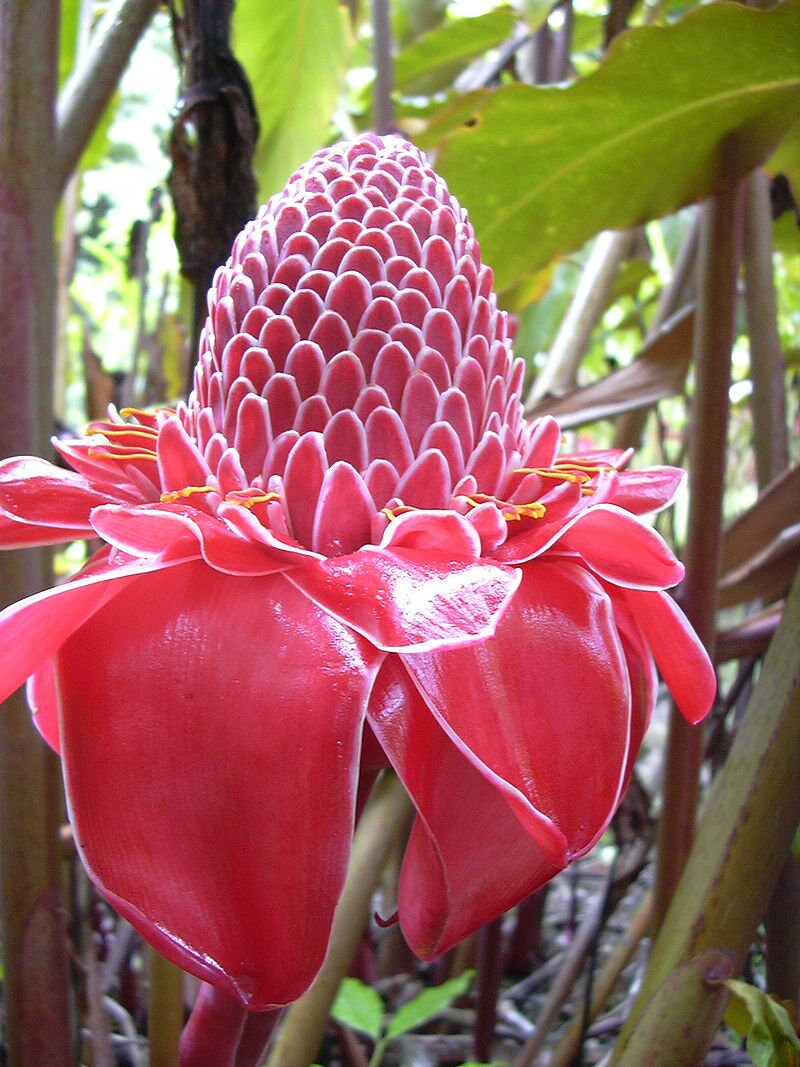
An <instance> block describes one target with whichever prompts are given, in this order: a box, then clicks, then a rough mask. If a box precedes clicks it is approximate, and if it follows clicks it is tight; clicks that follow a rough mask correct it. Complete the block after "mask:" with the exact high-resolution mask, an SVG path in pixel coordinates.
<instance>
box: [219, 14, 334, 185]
mask: <svg viewBox="0 0 800 1067" xmlns="http://www.w3.org/2000/svg"><path fill="white" fill-rule="evenodd" d="M233 31H234V38H233V41H234V51H235V53H236V56H237V58H238V59H239V61H240V63H241V64H242V66H243V67H244V69H245V71H246V73H247V76H248V78H249V79H250V84H251V86H252V89H253V96H254V99H255V102H256V108H257V111H258V117H259V121H260V123H261V136H260V137H259V140H258V144H257V146H256V157H255V171H256V176H257V178H258V181H259V186H260V193H261V196H262V197H263V198H266V197H268V196H269V195H270V194H271V193H274V192H275V191H276V190H278V189H281V188H283V186H284V184H285V182H286V179H287V178H288V177H289V175H290V174H291V173H292V171H294V170H295V168H296V167H298V166H299V165H300V164H301V163H303V162H305V160H306V159H307V158H308V156H310V155H311V153H312V152H314V151H316V149H318V148H319V147H320V145H322V144H324V143H325V142H326V140H327V139H328V129H329V126H330V121H331V116H332V115H333V112H334V109H335V107H336V103H337V100H338V97H339V93H340V91H341V88H342V80H343V77H344V73H345V70H346V68H347V60H348V56H349V52H350V45H351V38H350V30H349V23H348V18H347V11H346V10H345V8H344V6H343V5H342V4H340V3H339V2H338V0H292V2H291V3H277V4H265V3H264V2H263V0H237V4H236V7H235V9H234V16H233Z"/></svg>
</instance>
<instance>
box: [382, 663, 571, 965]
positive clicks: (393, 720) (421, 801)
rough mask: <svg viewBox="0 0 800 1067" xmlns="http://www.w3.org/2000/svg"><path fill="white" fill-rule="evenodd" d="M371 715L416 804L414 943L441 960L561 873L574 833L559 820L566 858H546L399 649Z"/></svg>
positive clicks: (403, 912)
mask: <svg viewBox="0 0 800 1067" xmlns="http://www.w3.org/2000/svg"><path fill="white" fill-rule="evenodd" d="M368 716H369V722H370V725H371V727H372V729H373V730H374V732H375V735H376V737H377V738H378V740H379V741H380V743H381V746H382V747H383V749H384V751H385V752H386V753H387V755H388V756H389V758H390V760H391V762H392V764H393V766H394V768H395V770H396V771H397V773H398V775H399V777H400V778H401V780H402V782H403V784H404V785H405V787H406V789H407V790H408V792H409V794H410V796H411V798H412V799H413V801H414V804H415V805H416V808H417V814H418V818H417V819H416V821H415V823H414V827H413V829H412V832H411V838H410V840H409V843H408V846H407V847H406V853H405V858H404V860H403V867H402V872H401V876H400V891H399V916H400V925H401V927H402V929H403V933H404V935H405V937H406V940H407V941H408V943H409V945H410V946H411V948H412V949H413V951H414V952H415V953H416V954H417V955H418V956H419V957H420V958H422V959H425V960H432V959H434V958H435V957H436V956H438V955H440V954H441V953H442V952H446V951H447V950H448V949H450V948H451V947H452V946H453V945H455V944H457V943H458V942H459V941H461V940H462V939H463V938H465V937H467V936H469V934H471V933H473V932H474V931H475V930H476V929H478V928H479V927H480V926H482V925H483V924H484V923H486V922H488V921H489V920H491V919H493V918H494V917H495V916H497V915H500V914H502V913H503V912H504V911H506V910H507V909H508V908H510V907H513V906H514V905H515V904H517V903H519V901H520V900H522V899H524V898H525V897H526V896H528V894H529V893H531V892H533V890H534V889H536V888H538V886H540V885H542V883H544V882H546V881H547V880H548V879H549V878H552V877H553V875H554V874H556V873H557V872H558V870H560V869H561V867H562V866H564V864H565V863H566V841H564V839H563V838H562V837H561V835H560V834H559V832H558V831H557V830H556V829H555V828H554V827H551V828H550V830H549V832H550V833H551V834H552V836H553V839H554V846H555V843H556V842H557V841H559V840H560V841H561V846H562V847H561V862H560V863H553V862H552V861H550V860H547V859H546V858H545V857H544V855H543V853H542V852H541V851H540V849H539V848H538V847H537V845H536V844H535V843H534V841H533V840H532V838H531V837H530V836H529V835H528V834H527V833H526V832H525V830H524V829H523V828H522V826H521V824H520V822H519V820H518V819H516V818H515V817H514V815H513V814H512V812H511V809H510V808H509V807H508V805H507V804H506V803H505V801H504V799H503V797H502V794H501V793H500V792H499V791H498V790H497V789H495V788H494V786H493V785H492V784H491V783H490V782H489V781H488V780H487V778H486V777H484V776H483V775H482V774H480V773H479V772H478V771H476V770H475V767H474V766H473V765H472V764H471V763H470V762H469V761H468V760H467V759H465V758H464V756H463V755H462V754H461V753H460V752H459V751H458V749H457V748H456V747H455V745H453V744H452V742H451V741H450V739H449V738H448V737H447V735H446V734H445V733H444V731H443V730H442V729H441V727H440V726H439V725H438V724H437V723H436V721H435V720H434V718H433V717H432V715H431V713H430V711H429V709H428V708H427V707H426V706H425V704H424V702H423V701H422V699H421V698H420V696H419V694H418V693H417V692H416V691H415V689H414V686H413V685H412V683H411V681H410V679H409V677H408V675H407V674H406V673H405V671H404V670H403V668H402V666H400V664H399V663H398V661H397V659H396V658H395V657H388V658H387V660H386V661H385V663H384V666H383V667H382V668H381V672H380V674H379V675H378V678H377V680H376V683H375V688H374V690H373V693H372V697H371V699H370V704H369V709H368ZM542 823H543V826H544V825H545V824H546V820H545V819H544V817H543V819H542ZM551 851H555V847H554V848H553V849H551Z"/></svg>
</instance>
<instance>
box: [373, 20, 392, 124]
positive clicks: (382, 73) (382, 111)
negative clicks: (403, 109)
mask: <svg viewBox="0 0 800 1067" xmlns="http://www.w3.org/2000/svg"><path fill="white" fill-rule="evenodd" d="M372 39H373V50H372V51H373V55H372V59H373V63H374V65H375V93H374V97H373V106H372V119H373V125H374V127H375V132H376V133H389V131H390V130H391V128H392V123H393V120H394V107H393V104H392V30H391V23H390V21H389V0H372Z"/></svg>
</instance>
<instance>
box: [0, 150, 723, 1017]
mask: <svg viewBox="0 0 800 1067" xmlns="http://www.w3.org/2000/svg"><path fill="white" fill-rule="evenodd" d="M522 373H523V371H522V364H521V362H520V361H518V360H515V359H514V358H513V354H512V351H511V344H510V340H509V336H508V325H507V320H506V316H505V314H504V313H503V312H501V311H499V310H498V308H497V306H496V302H495V298H494V296H493V294H492V274H491V271H490V270H489V268H488V267H487V266H485V265H484V264H482V262H481V258H480V251H479V248H478V244H477V242H476V240H475V237H474V234H473V231H472V228H471V226H470V224H469V222H468V220H467V217H466V215H465V213H464V212H463V211H462V210H461V208H460V207H459V205H458V203H457V201H456V200H455V199H454V198H453V197H452V196H451V195H450V193H449V192H448V189H447V187H446V185H445V183H444V182H443V181H442V179H441V178H439V177H438V176H437V175H436V174H435V172H434V171H433V170H432V169H431V168H430V167H429V166H428V164H427V163H426V161H425V159H424V157H423V156H422V155H421V154H420V153H419V152H418V151H417V150H416V149H414V148H413V147H412V146H411V145H409V144H407V143H405V142H404V141H402V140H400V139H398V138H392V137H387V138H378V137H373V136H366V137H364V138H362V139H361V140H359V141H357V142H355V143H350V144H343V145H337V146H335V147H333V148H330V149H326V150H324V151H322V152H319V153H317V154H316V155H315V156H314V157H313V158H312V159H311V160H310V161H309V163H307V164H306V165H305V166H304V167H302V168H301V169H300V170H299V171H298V172H297V173H296V174H295V175H294V176H293V177H292V179H291V180H290V182H289V183H288V185H287V187H286V189H285V190H284V191H283V192H282V193H280V194H278V195H277V196H275V197H273V198H272V200H270V202H269V203H268V204H267V205H266V207H264V208H263V209H262V210H261V212H260V213H259V215H258V217H257V218H256V219H255V220H253V222H251V223H250V224H248V226H247V227H246V228H245V229H244V231H243V232H242V233H241V234H240V235H239V237H238V238H237V240H236V242H235V244H234V248H233V252H232V254H231V258H230V259H229V260H228V262H227V264H226V265H225V266H224V267H222V268H220V270H219V271H218V272H217V275H216V278H215V281H214V286H213V288H212V290H211V292H210V294H209V314H208V320H207V324H206V327H205V330H204V333H203V336H202V339H201V344H200V353H199V360H198V363H197V368H196V371H195V383H194V384H195V387H194V391H193V393H192V394H191V396H190V397H189V399H188V401H187V402H186V403H185V404H184V403H181V404H179V405H178V407H177V409H176V410H162V411H156V412H153V413H145V412H123V413H122V415H117V414H116V413H112V415H111V416H110V418H109V420H108V421H107V422H103V423H96V424H94V425H93V426H91V427H90V428H89V431H88V433H87V435H86V436H85V437H84V438H83V439H81V440H78V441H74V442H70V443H66V444H64V443H60V444H59V445H58V447H59V450H60V451H61V453H62V455H63V456H64V458H65V459H66V460H67V461H68V462H69V463H70V464H71V466H72V468H73V470H72V471H66V470H61V469H58V468H56V467H53V466H51V465H50V464H47V463H45V462H44V461H41V460H38V459H34V458H30V457H23V458H17V459H11V460H7V461H5V462H4V463H2V464H0V542H2V544H3V546H4V547H16V546H24V545H33V544H40V543H56V542H58V541H65V540H71V539H74V538H76V537H87V536H91V537H100V538H101V539H102V540H103V542H104V547H103V548H102V549H101V550H100V551H99V552H98V553H97V554H96V555H95V556H94V557H93V559H92V560H91V561H90V563H89V564H88V565H87V567H86V568H85V569H84V570H83V571H82V572H81V573H80V574H79V575H78V576H76V578H74V579H73V580H72V581H71V582H69V583H67V584H66V585H64V586H61V587H60V588H58V589H56V590H51V591H49V592H46V593H43V594H39V595H38V596H35V597H32V598H30V599H28V600H26V601H23V602H22V603H20V604H18V605H15V606H14V607H12V608H10V609H8V610H7V611H6V612H5V613H3V614H2V615H0V648H2V649H3V651H2V653H0V661H1V662H2V666H3V672H2V676H3V677H4V678H6V679H7V684H6V687H5V690H6V692H10V691H11V690H12V689H13V688H15V687H16V686H17V685H19V684H21V682H23V681H24V680H25V679H26V678H28V677H30V683H29V698H30V701H31V704H32V707H33V709H34V713H35V719H36V722H37V725H38V726H39V728H40V730H41V732H42V733H43V734H44V736H45V737H46V738H47V740H48V741H49V742H50V743H51V744H52V745H53V746H54V747H56V748H57V749H59V750H60V751H61V754H62V758H63V763H64V773H65V779H66V786H67V795H68V800H69V804H70V811H71V816H72V819H73V823H74V826H75V832H76V837H77V840H78V844H79V848H80V849H81V852H82V855H83V858H84V861H85V863H86V865H87V868H88V870H89V872H90V874H91V875H92V877H93V878H94V880H95V882H96V883H97V884H98V886H99V887H100V888H101V890H102V891H103V892H104V893H105V894H106V895H107V896H108V898H109V899H110V900H111V901H112V902H113V903H114V904H115V905H116V906H117V907H118V908H119V910H120V911H121V912H122V914H124V915H126V916H127V917H128V918H129V919H130V920H131V921H132V922H133V923H134V925H136V926H137V927H138V928H139V929H140V930H141V931H142V932H143V934H144V935H145V936H146V937H147V938H148V939H149V940H151V941H152V942H153V943H154V944H156V946H157V947H158V948H159V949H160V950H161V951H162V952H164V953H165V954H166V955H167V956H168V957H170V958H172V959H173V960H174V961H175V962H177V963H178V964H180V965H181V966H183V967H185V968H186V969H187V970H190V971H192V972H193V973H195V974H197V975H199V976H201V977H203V978H206V979H208V980H209V981H211V982H214V983H215V984H217V985H219V986H221V987H223V988H227V989H229V990H231V991H233V992H234V993H235V994H236V995H238V996H239V997H240V998H241V1000H242V1001H243V1002H244V1003H245V1004H247V1005H248V1006H250V1007H253V1008H260V1007H265V1006H267V1005H273V1004H281V1003H286V1002H288V1001H289V1000H292V999H294V998H295V997H297V996H298V995H299V994H300V993H301V992H302V991H303V990H304V989H305V988H306V986H307V985H308V984H309V982H310V981H311V980H312V978H313V976H314V974H315V973H316V970H317V969H318V967H319V965H320V963H321V961H322V958H323V957H324V954H325V950H326V947H327V940H328V935H329V930H330V922H331V917H332V913H333V909H334V907H335V904H336V901H337V899H338V895H339V892H340V890H341V886H342V881H343V878H344V872H345V869H346V865H347V859H348V854H349V847H350V840H351V835H352V826H353V818H354V806H355V794H356V788H357V785H358V781H359V773H360V768H366V767H371V768H374V767H375V766H380V765H386V764H391V765H392V766H393V767H394V769H395V770H396V772H397V774H398V775H399V776H400V777H401V779H402V780H403V782H404V784H405V786H406V788H407V789H408V792H409V794H410V795H411V797H412V799H413V801H414V804H415V806H416V813H417V814H416V819H415V822H414V826H413V829H412V833H411V838H410V841H409V844H408V847H407V850H406V854H405V859H404V864H403V870H402V875H401V882H400V904H399V915H400V922H401V925H402V927H403V930H404V932H405V935H406V937H407V939H408V941H409V943H410V945H411V946H412V948H413V949H414V950H415V951H416V952H417V953H418V954H419V955H420V956H422V957H423V958H432V957H434V956H435V955H437V954H438V953H440V952H442V951H444V950H445V949H447V948H448V947H449V946H451V945H453V944H455V943H456V942H457V941H458V940H460V939H461V938H463V937H465V936H466V935H468V934H469V933H470V932H472V931H473V930H474V929H476V928H477V927H478V926H479V925H481V924H482V923H484V922H486V921H488V920H489V919H491V918H492V917H494V916H495V915H498V914H500V913H501V912H503V911H504V910H506V909H507V908H509V907H511V906H512V905H514V904H515V903H517V902H518V901H519V900H521V899H522V898H523V897H524V896H526V895H527V894H528V893H530V892H531V891H532V890H533V889H534V888H536V887H537V886H538V885H540V884H541V883H542V882H543V881H545V880H546V879H547V878H549V877H551V876H552V875H553V874H554V873H556V872H557V871H558V870H560V869H562V868H563V867H564V866H565V865H566V864H567V863H569V862H570V861H571V860H572V859H574V858H575V857H577V856H580V855H582V854H583V853H585V852H586V851H587V850H588V849H590V848H591V847H592V845H593V844H594V843H595V842H596V841H597V839H598V838H599V836H600V835H601V834H602V832H603V830H604V829H605V827H606V826H607V824H608V822H609V820H610V818H611V816H612V815H613V812H614V810H615V807H616V804H617V803H618V801H619V798H620V796H621V792H622V790H623V788H624V786H625V784H626V782H627V779H628V776H629V774H630V770H631V765H632V761H633V759H634V757H635V754H636V751H637V750H638V746H639V742H640V741H641V738H642V735H643V732H644V729H645V727H646V724H647V721H648V719H649V716H650V713H651V710H652V707H653V704H654V701H655V695H656V673H655V663H657V664H658V667H659V668H660V670H661V672H662V674H663V676H664V678H665V680H666V681H667V683H668V684H669V685H670V687H671V689H672V691H673V694H674V695H675V697H676V699H677V700H678V702H679V703H680V705H681V707H682V708H683V710H684V713H685V714H686V715H687V717H688V718H689V719H690V720H691V721H696V720H698V719H699V718H701V717H702V716H703V715H704V714H705V712H706V711H707V710H708V707H709V705H710V702H711V700H712V697H713V691H714V679H713V672H712V670H711V667H710V664H709V662H708V659H707V657H706V655H705V653H704V651H703V650H702V648H701V647H700V646H699V644H698V642H697V640H696V638H695V637H694V635H693V634H692V632H691V630H690V628H689V627H688V625H687V623H686V621H685V619H684V618H683V616H682V615H681V614H680V612H679V610H678V609H677V607H676V606H675V605H674V603H673V602H672V600H671V599H670V598H669V597H668V595H667V594H666V593H665V592H664V590H665V589H667V588H668V587H670V586H672V585H674V584H676V583H677V582H678V581H679V580H680V578H681V576H682V567H681V565H680V563H679V562H678V561H677V560H676V559H675V557H674V556H673V555H672V553H671V552H670V550H669V549H668V548H667V546H666V545H665V544H664V542H663V541H662V540H661V538H660V537H659V536H658V535H657V534H656V533H655V532H654V531H653V530H652V529H650V528H649V527H648V526H646V525H643V524H642V523H641V522H640V521H639V520H638V519H637V517H636V516H637V515H639V514H642V513H645V512H649V511H653V510H655V509H657V508H660V507H663V506H665V505H666V504H667V503H669V501H670V500H671V499H672V497H673V495H674V493H675V491H676V489H677V487H678V485H679V482H680V478H681V475H680V472H678V471H675V470H672V469H669V468H656V469H652V470H649V471H641V472H638V473H633V472H628V471H626V470H624V469H623V468H624V466H625V463H626V462H627V459H628V458H629V457H628V456H627V455H623V454H619V453H617V452H595V453H582V454H573V455H563V454H559V452H560V447H561V435H560V431H559V428H558V426H557V424H556V423H555V422H554V421H553V420H552V419H543V420H540V421H538V422H536V423H533V424H529V423H526V422H525V421H524V419H523V417H522V408H521V404H520V399H519V394H520V387H521V382H522Z"/></svg>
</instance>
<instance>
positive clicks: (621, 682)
mask: <svg viewBox="0 0 800 1067" xmlns="http://www.w3.org/2000/svg"><path fill="white" fill-rule="evenodd" d="M522 571H523V579H522V585H521V586H520V588H519V590H518V592H517V593H516V594H515V596H514V597H513V599H512V600H511V603H510V605H509V607H508V609H507V610H506V612H505V614H504V615H503V616H502V618H501V619H500V623H499V625H498V627H497V630H496V632H495V634H494V636H493V637H490V638H488V639H487V640H485V641H482V642H480V643H474V644H471V645H465V646H464V647H462V648H452V649H445V650H436V651H434V652H424V653H413V654H404V655H403V656H402V659H403V662H404V663H405V664H406V667H407V669H408V671H409V673H410V674H411V676H412V678H414V680H415V682H416V684H417V685H418V687H419V689H420V692H421V693H422V695H423V698H424V699H425V701H426V703H427V704H428V706H429V707H430V708H431V710H432V711H433V713H434V715H435V716H436V718H437V720H438V721H439V723H440V724H441V726H442V727H443V728H444V730H445V731H446V732H447V733H448V734H449V735H450V737H451V739H452V740H453V742H454V743H455V744H456V745H457V746H458V748H459V749H460V750H461V752H462V753H463V754H464V756H465V757H466V758H467V759H468V760H469V761H470V762H471V763H472V764H473V766H474V767H475V768H476V769H477V770H478V771H480V773H481V774H483V775H484V776H485V777H486V778H487V779H488V780H489V781H491V782H493V783H494V785H495V786H496V787H497V788H498V789H499V790H501V791H502V792H503V794H504V795H505V797H506V800H507V801H508V803H509V804H510V805H511V807H512V809H513V810H514V812H515V813H516V815H517V817H518V818H519V819H520V821H521V822H522V824H523V826H525V828H526V829H527V830H528V832H529V833H530V834H531V836H532V837H533V838H534V840H535V841H536V842H537V844H538V845H539V846H540V848H541V849H542V850H543V851H544V852H545V854H547V855H548V856H549V857H550V859H551V860H552V861H553V862H554V863H557V862H559V859H560V858H559V842H558V839H557V838H554V837H553V834H552V832H550V831H549V829H548V826H547V825H546V820H550V821H552V823H553V824H554V825H555V826H556V827H557V828H558V831H560V832H561V833H562V834H563V835H564V837H565V838H566V841H567V845H566V852H567V857H568V858H574V857H575V856H578V855H581V854H582V853H584V852H585V851H586V850H587V849H589V848H590V847H591V846H592V845H593V844H594V843H595V841H596V840H597V839H598V837H599V836H600V834H601V833H602V832H603V830H604V829H605V827H606V825H607V824H608V821H609V820H610V818H611V816H612V814H613V812H614V809H615V807H616V804H617V800H618V798H619V791H620V787H621V784H622V779H623V775H624V771H625V767H626V763H627V758H628V747H629V730H630V713H631V693H630V682H629V677H628V670H627V666H626V663H625V659H624V656H623V653H622V649H621V646H620V641H619V638H618V636H617V631H616V628H615V625H614V619H613V614H612V606H611V602H610V600H609V598H608V597H607V596H606V594H605V593H604V591H603V589H602V588H601V586H600V585H599V583H598V582H597V581H596V580H595V579H594V578H593V577H592V576H591V575H590V574H589V573H588V572H587V571H586V570H585V569H584V568H583V567H581V566H580V565H578V564H576V563H571V562H569V561H567V560H563V561H552V562H551V561H546V560H536V561H534V562H532V563H530V564H528V565H527V566H525V567H524V568H522ZM543 816H544V817H545V821H544V822H543ZM543 829H544V830H546V831H548V832H547V833H545V834H543V832H542V831H543ZM561 847H563V846H561Z"/></svg>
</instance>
